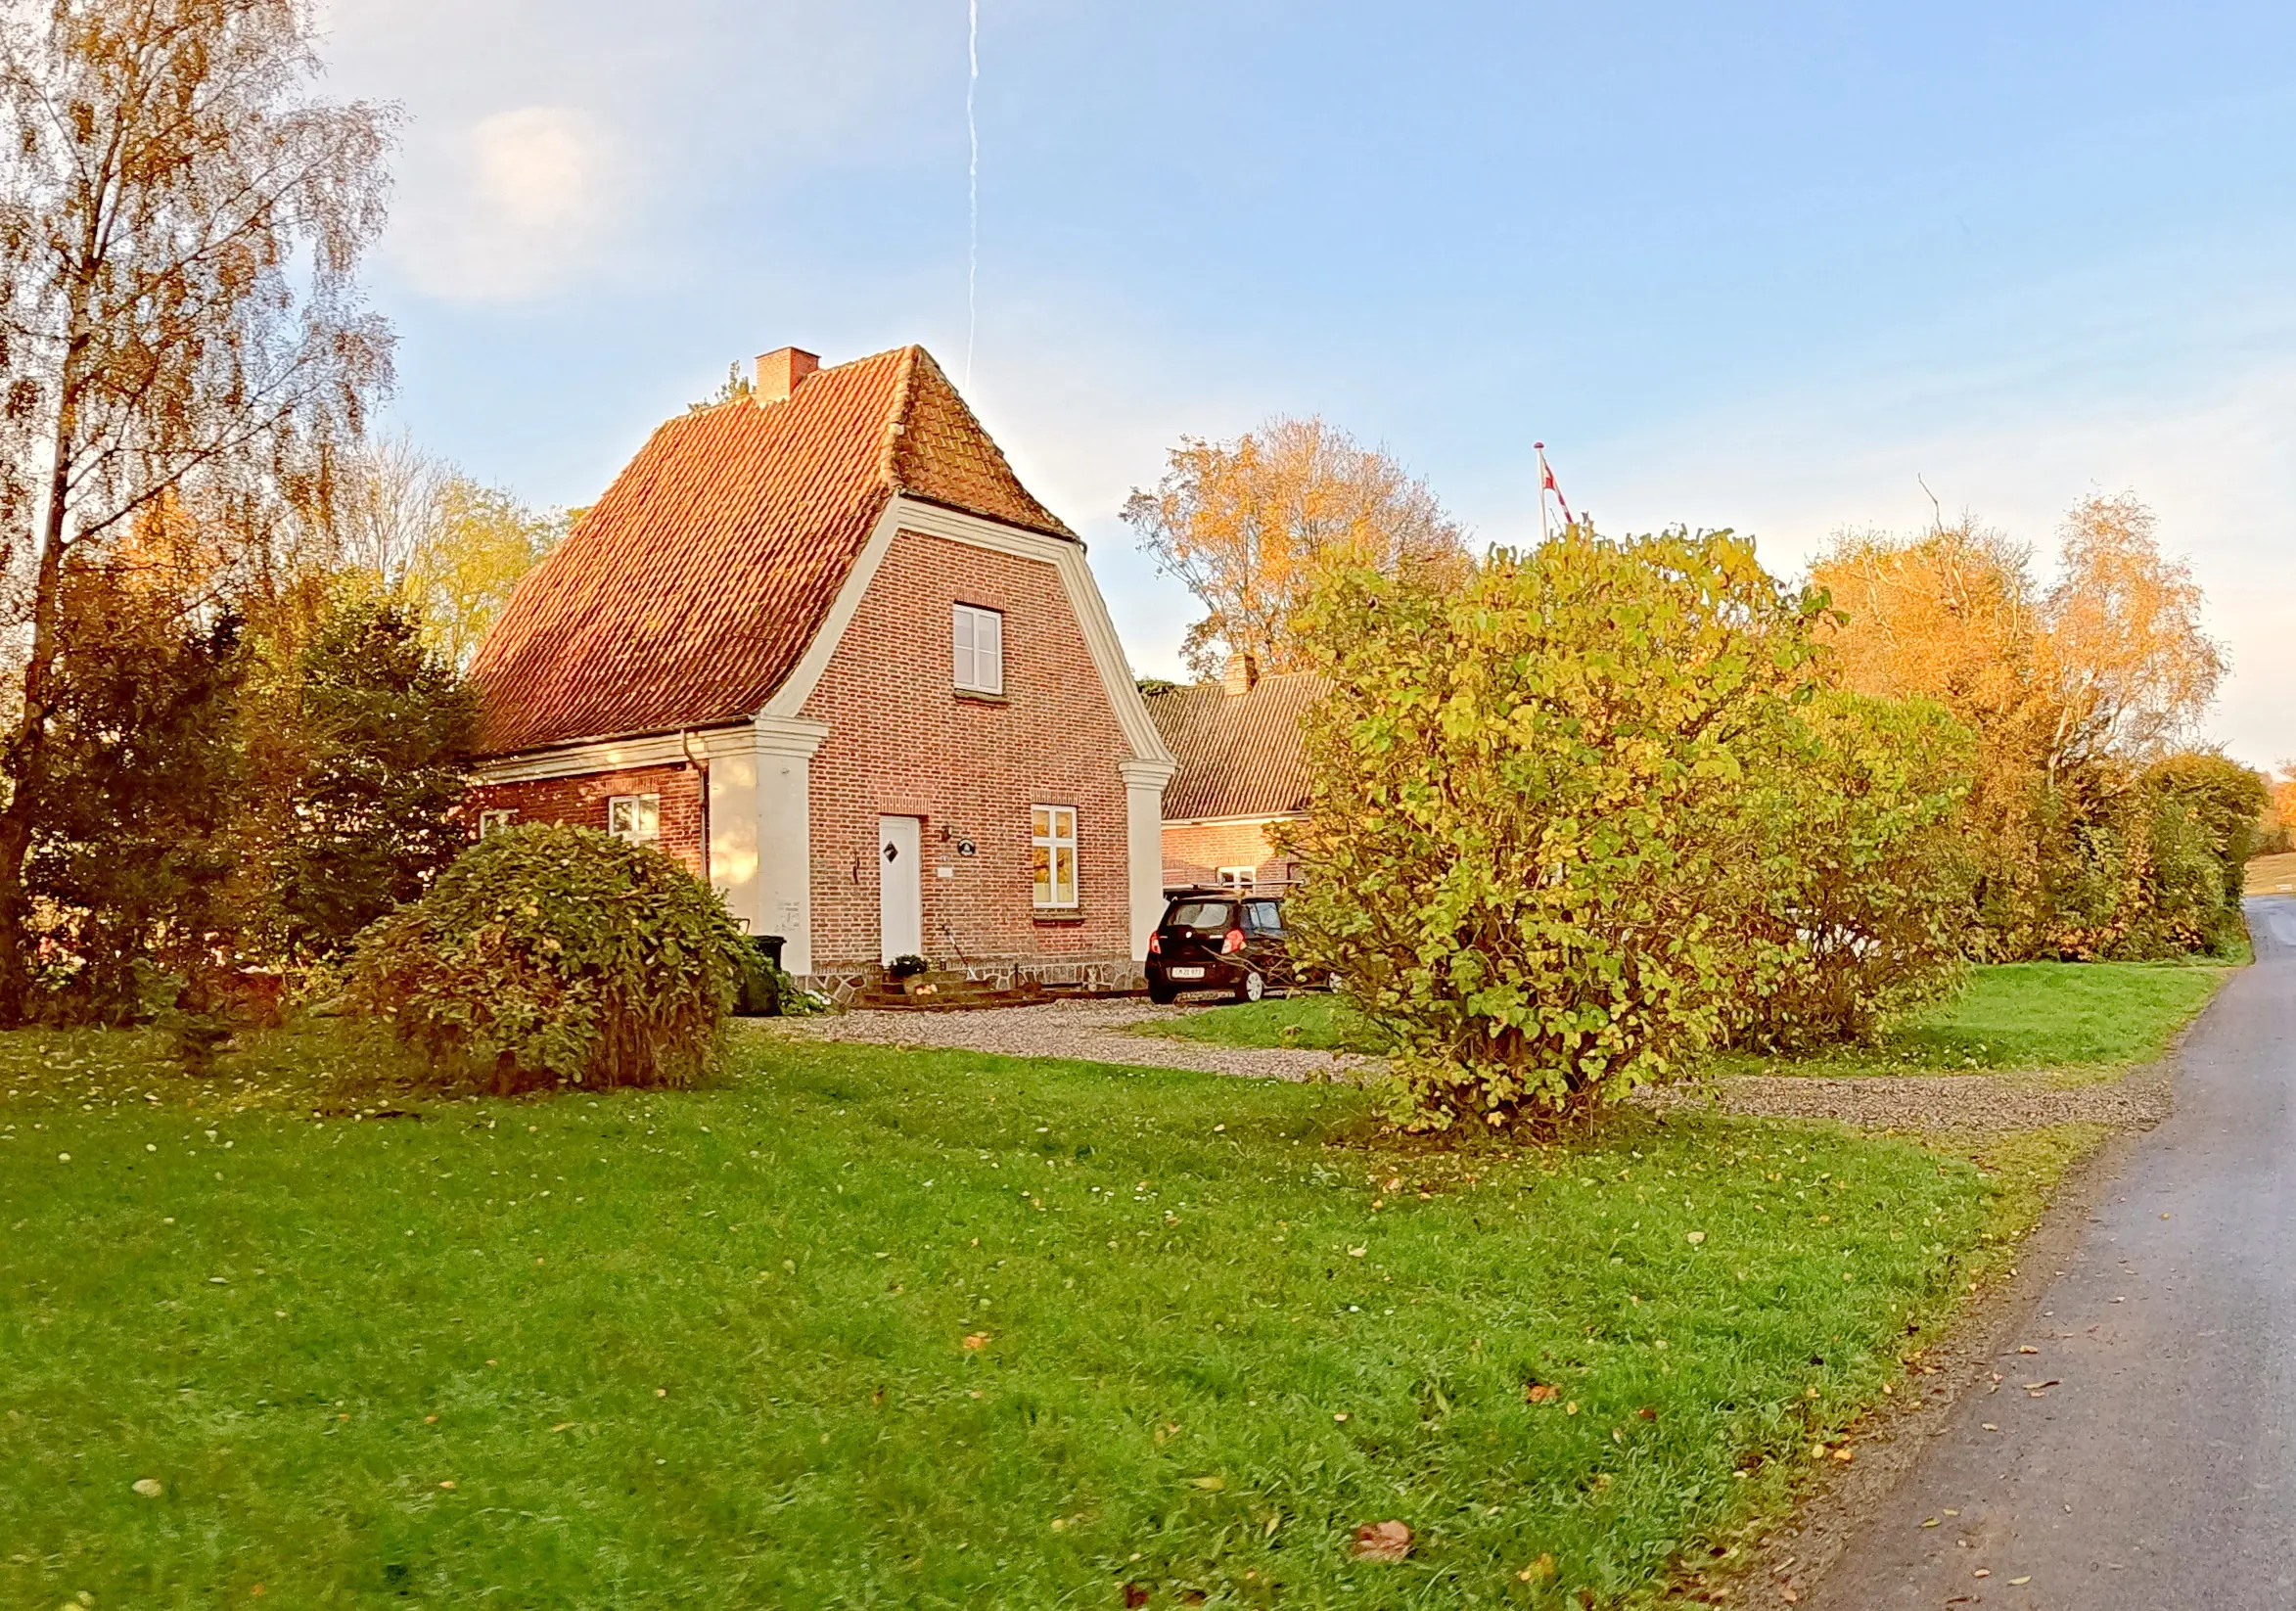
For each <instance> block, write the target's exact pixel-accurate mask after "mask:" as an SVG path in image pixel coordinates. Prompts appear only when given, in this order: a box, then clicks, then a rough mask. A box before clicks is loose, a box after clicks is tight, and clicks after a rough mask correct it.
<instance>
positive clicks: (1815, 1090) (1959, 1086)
mask: <svg viewBox="0 0 2296 1611" xmlns="http://www.w3.org/2000/svg"><path fill="white" fill-rule="evenodd" d="M1636 1100H1637V1101H1639V1102H1641V1103H1642V1104H1643V1105H1644V1106H1646V1107H1650V1108H1654V1109H1658V1110H1660V1111H1665V1110H1667V1109H1670V1108H1675V1109H1679V1108H1685V1107H1700V1106H1704V1105H1706V1104H1708V1103H1714V1104H1716V1105H1718V1106H1720V1107H1721V1108H1722V1111H1723V1112H1725V1113H1747V1114H1760V1115H1763V1116H1765V1117H1768V1118H1774V1119H1839V1120H1841V1121H1843V1122H1844V1123H1846V1124H1852V1125H1860V1126H1864V1127H1866V1128H1878V1129H1901V1130H1975V1131H1988V1132H1990V1131H1998V1130H2018V1129H2037V1128H2040V1127H2042V1126H2043V1125H2069V1124H2092V1125H2110V1126H2112V1127H2113V1128H2116V1129H2122V1128H2135V1127H2138V1126H2150V1125H2157V1124H2159V1123H2160V1122H2161V1121H2162V1120H2163V1119H2166V1118H2167V1117H2168V1115H2169V1109H2170V1096H2169V1081H2168V1073H2167V1070H2166V1068H2165V1067H2156V1068H2151V1069H2142V1070H2139V1071H2137V1072H2136V1073H2135V1074H2132V1075H2131V1076H2129V1078H2127V1079H2126V1080H2122V1081H2119V1082H2115V1083H2112V1084H2103V1085H2077V1086H2073V1087H2070V1088H2067V1089H2061V1090H2060V1089H2052V1088H2050V1087H2049V1086H2046V1085H2043V1084H2040V1083H2037V1082H2031V1081H2025V1080H2004V1079H1998V1078H1996V1077H1994V1076H1991V1075H1981V1074H1945V1075H1924V1074H1894V1075H1881V1076H1871V1077H1867V1078H1863V1079H1852V1080H1807V1079H1799V1078H1792V1077H1784V1076H1771V1075H1743V1076H1738V1077H1734V1078H1732V1079H1729V1080H1724V1081H1721V1082H1717V1083H1715V1084H1712V1085H1692V1086H1684V1087H1679V1088H1677V1089H1675V1090H1669V1091H1652V1092H1646V1093H1645V1094H1643V1095H1642V1096H1640V1097H1637V1098H1636Z"/></svg>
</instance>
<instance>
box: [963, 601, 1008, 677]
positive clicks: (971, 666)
mask: <svg viewBox="0 0 2296 1611" xmlns="http://www.w3.org/2000/svg"><path fill="white" fill-rule="evenodd" d="M950 616H951V620H950V642H951V645H952V649H953V653H952V657H951V658H952V659H953V661H954V662H955V673H956V674H955V682H956V686H957V687H959V688H961V689H963V690H964V691H965V692H966V693H968V694H1001V693H1003V692H1004V617H1002V616H1001V615H999V614H997V613H996V612H995V611H994V610H984V609H982V608H981V607H980V606H978V605H973V604H959V605H956V606H954V607H953V609H952V610H951V612H950Z"/></svg>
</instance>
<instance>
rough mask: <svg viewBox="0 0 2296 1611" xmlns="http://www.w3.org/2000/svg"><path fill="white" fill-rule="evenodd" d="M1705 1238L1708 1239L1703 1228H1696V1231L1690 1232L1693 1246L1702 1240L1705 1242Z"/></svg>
mask: <svg viewBox="0 0 2296 1611" xmlns="http://www.w3.org/2000/svg"><path fill="white" fill-rule="evenodd" d="M1705 1240H1706V1232H1704V1231H1703V1230H1694V1231H1692V1232H1690V1245H1691V1246H1692V1247H1696V1246H1697V1245H1698V1244H1699V1243H1700V1242H1703V1241H1705Z"/></svg>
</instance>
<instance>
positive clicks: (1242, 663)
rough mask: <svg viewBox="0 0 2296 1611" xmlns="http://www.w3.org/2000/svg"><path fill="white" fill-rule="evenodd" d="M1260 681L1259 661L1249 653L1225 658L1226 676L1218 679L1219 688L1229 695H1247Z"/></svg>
mask: <svg viewBox="0 0 2296 1611" xmlns="http://www.w3.org/2000/svg"><path fill="white" fill-rule="evenodd" d="M1259 681H1260V662H1259V659H1258V658H1257V657H1256V656H1254V655H1252V654H1250V653H1249V652H1245V653H1240V654H1233V655H1230V656H1228V657H1227V674H1226V675H1225V676H1223V677H1221V678H1220V679H1219V685H1220V687H1222V688H1224V689H1225V690H1227V692H1229V693H1230V694H1248V693H1250V692H1251V691H1252V689H1253V687H1254V685H1255V684H1257V683H1258V682H1259Z"/></svg>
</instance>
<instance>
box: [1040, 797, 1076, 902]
mask: <svg viewBox="0 0 2296 1611" xmlns="http://www.w3.org/2000/svg"><path fill="white" fill-rule="evenodd" d="M1029 816H1030V836H1029V845H1030V854H1031V858H1032V860H1033V870H1034V873H1035V895H1036V904H1037V905H1038V906H1040V907H1041V906H1074V905H1076V904H1077V808H1076V807H1075V806H1030V807H1029Z"/></svg>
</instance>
